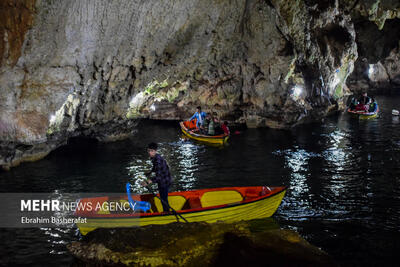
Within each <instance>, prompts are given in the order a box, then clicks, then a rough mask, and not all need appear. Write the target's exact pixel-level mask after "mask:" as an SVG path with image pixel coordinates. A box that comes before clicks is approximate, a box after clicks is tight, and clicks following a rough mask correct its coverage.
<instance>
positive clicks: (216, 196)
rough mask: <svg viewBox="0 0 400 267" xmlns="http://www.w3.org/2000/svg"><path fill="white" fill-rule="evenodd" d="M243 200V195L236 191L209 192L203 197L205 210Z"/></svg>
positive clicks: (202, 201)
mask: <svg viewBox="0 0 400 267" xmlns="http://www.w3.org/2000/svg"><path fill="white" fill-rule="evenodd" d="M242 200H243V197H242V195H241V194H240V193H239V192H238V191H236V190H221V191H209V192H206V193H204V194H203V196H202V197H201V206H202V207H203V208H206V207H212V206H219V205H225V204H232V203H236V202H240V201H242Z"/></svg>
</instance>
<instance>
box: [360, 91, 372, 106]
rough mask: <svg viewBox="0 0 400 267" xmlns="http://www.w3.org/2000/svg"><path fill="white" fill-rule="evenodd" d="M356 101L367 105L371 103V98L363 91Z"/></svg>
mask: <svg viewBox="0 0 400 267" xmlns="http://www.w3.org/2000/svg"><path fill="white" fill-rule="evenodd" d="M358 101H359V102H360V104H363V105H369V104H370V103H371V98H370V97H369V96H367V93H366V92H364V93H363V94H362V96H361V98H360V99H359V100H358Z"/></svg>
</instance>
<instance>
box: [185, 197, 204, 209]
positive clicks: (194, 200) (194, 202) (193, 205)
mask: <svg viewBox="0 0 400 267" xmlns="http://www.w3.org/2000/svg"><path fill="white" fill-rule="evenodd" d="M187 201H188V202H189V206H190V209H198V208H201V202H200V198H199V197H190V198H188V200H187Z"/></svg>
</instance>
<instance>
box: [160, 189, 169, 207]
mask: <svg viewBox="0 0 400 267" xmlns="http://www.w3.org/2000/svg"><path fill="white" fill-rule="evenodd" d="M158 192H160V198H161V199H162V201H161V204H162V206H163V210H164V211H169V203H168V187H158Z"/></svg>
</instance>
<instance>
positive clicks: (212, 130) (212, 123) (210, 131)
mask: <svg viewBox="0 0 400 267" xmlns="http://www.w3.org/2000/svg"><path fill="white" fill-rule="evenodd" d="M207 134H208V135H215V120H214V117H213V116H211V117H210V123H209V124H208V132H207Z"/></svg>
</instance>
